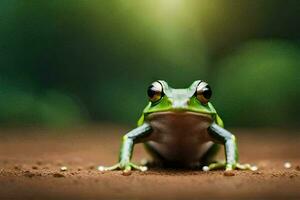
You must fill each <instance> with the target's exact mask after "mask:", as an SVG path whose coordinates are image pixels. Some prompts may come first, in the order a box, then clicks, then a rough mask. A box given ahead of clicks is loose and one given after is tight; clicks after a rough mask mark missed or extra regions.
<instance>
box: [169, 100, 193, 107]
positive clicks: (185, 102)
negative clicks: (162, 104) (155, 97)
mask: <svg viewBox="0 0 300 200" xmlns="http://www.w3.org/2000/svg"><path fill="white" fill-rule="evenodd" d="M170 100H171V103H172V107H173V108H174V109H185V108H187V107H188V104H189V101H190V100H189V99H176V100H174V99H170Z"/></svg>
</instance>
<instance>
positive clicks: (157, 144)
mask: <svg viewBox="0 0 300 200" xmlns="http://www.w3.org/2000/svg"><path fill="white" fill-rule="evenodd" d="M147 95H148V99H149V100H148V104H147V105H146V107H145V108H144V110H143V112H142V115H141V117H140V118H139V120H138V123H137V127H136V128H135V129H133V130H131V131H129V132H128V133H127V134H125V135H124V136H123V138H122V144H121V148H120V154H119V161H118V162H117V164H115V165H113V166H110V167H104V166H99V167H98V170H100V171H102V172H104V171H112V170H123V172H124V173H128V172H131V170H139V171H143V172H144V171H147V170H148V167H147V165H137V164H135V163H133V162H132V161H131V158H132V154H133V149H134V146H135V145H136V144H138V143H143V144H144V147H145V149H146V150H147V152H149V154H150V155H151V157H152V158H153V161H154V163H158V164H159V166H163V167H174V168H178V167H180V168H181V167H183V168H199V169H200V170H201V169H202V170H203V171H210V170H222V169H223V170H225V171H232V170H236V169H240V170H253V171H254V170H257V167H256V166H254V165H253V166H252V165H250V164H248V163H247V164H240V163H239V154H238V147H237V139H236V137H235V135H234V134H232V133H231V132H230V131H228V130H226V129H225V128H224V123H223V120H222V119H221V117H220V116H219V115H218V113H217V111H216V109H215V108H214V106H213V104H212V103H211V97H212V89H211V87H210V86H209V85H208V83H207V82H205V81H203V80H196V81H194V82H193V83H192V84H191V85H190V86H189V87H188V88H172V87H171V86H169V84H168V83H167V82H166V81H164V80H157V81H154V82H153V83H152V84H150V86H149V87H148V89H147ZM222 146H223V147H224V152H225V160H224V161H216V160H215V156H216V154H217V153H218V152H219V151H220V149H221V147H222Z"/></svg>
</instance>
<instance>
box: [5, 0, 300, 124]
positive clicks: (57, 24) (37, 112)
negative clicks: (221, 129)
mask: <svg viewBox="0 0 300 200" xmlns="http://www.w3.org/2000/svg"><path fill="white" fill-rule="evenodd" d="M299 22H300V1H298V0H294V1H291V0H286V1H281V0H264V1H261V0H253V1H250V0H241V1H236V0H199V1H197V0H194V1H193V0H128V1H125V0H110V1H104V0H103V1H101V0H89V1H84V0H81V1H80V0H51V1H40V0H26V1H25V0H2V1H0V122H1V124H2V126H6V125H22V126H23V125H28V124H29V125H37V126H46V127H56V126H74V125H78V124H81V123H82V124H85V123H99V122H112V123H124V124H134V123H135V121H136V120H137V119H138V117H139V115H140V113H141V111H142V109H143V107H144V106H145V105H146V103H147V96H146V89H147V87H148V85H149V84H150V83H151V82H152V81H154V80H156V79H165V80H167V81H168V82H169V84H170V85H171V86H173V87H187V86H189V85H190V84H191V83H192V82H193V81H194V80H196V79H202V80H206V81H207V82H208V83H209V84H210V85H211V87H212V89H213V98H212V102H213V104H214V105H215V107H216V109H217V110H218V112H219V114H220V115H221V117H222V118H223V119H224V121H225V124H226V125H228V126H231V127H232V126H235V127H257V126H263V127H271V126H272V127H299V119H300V117H299V113H300V106H299V103H298V100H299V97H300V90H299V88H298V87H299V86H300V78H299V65H300V40H299V36H300V26H299Z"/></svg>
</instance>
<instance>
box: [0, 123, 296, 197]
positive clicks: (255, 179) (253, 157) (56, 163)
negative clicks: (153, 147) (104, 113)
mask: <svg viewBox="0 0 300 200" xmlns="http://www.w3.org/2000/svg"><path fill="white" fill-rule="evenodd" d="M126 130H129V129H128V128H122V127H115V126H109V125H105V126H96V127H92V128H86V127H82V128H76V129H72V130H71V129H69V130H41V129H31V128H26V129H22V130H21V129H19V130H7V129H6V130H3V129H2V130H0V135H1V141H0V186H1V187H0V199H201V198H204V199H206V198H208V199H211V198H214V199H216V198H224V199H266V198H276V199H286V198H289V199H300V152H299V148H300V135H299V131H291V130H289V131H288V130H243V129H240V130H233V131H234V132H235V133H236V136H237V138H238V141H239V147H240V148H239V149H240V157H241V161H242V162H250V163H255V164H256V165H257V166H258V167H259V170H258V171H256V172H251V171H235V172H234V176H224V174H223V171H213V172H202V171H200V170H199V171H198V170H170V169H167V170H166V169H153V168H152V169H150V170H149V171H147V172H133V173H132V174H131V175H130V176H123V175H122V174H121V172H120V171H115V172H106V173H104V174H103V173H100V172H99V171H97V170H96V167H97V166H98V165H100V164H101V165H110V164H113V163H114V162H115V161H116V159H117V155H118V150H119V145H120V137H121V135H122V133H124V132H125V131H126ZM290 134H291V135H290ZM222 154H223V152H222ZM145 156H147V154H146V153H145V152H144V150H143V147H142V145H137V147H136V149H135V151H134V160H135V161H138V160H140V159H141V158H144V157H145ZM287 161H289V162H290V163H291V164H292V167H291V168H290V169H285V168H284V166H283V165H284V163H285V162H287ZM61 166H67V167H68V170H67V171H65V172H61V171H60V167H61Z"/></svg>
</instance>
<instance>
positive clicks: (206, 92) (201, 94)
mask: <svg viewBox="0 0 300 200" xmlns="http://www.w3.org/2000/svg"><path fill="white" fill-rule="evenodd" d="M211 95H212V91H211V89H210V87H209V85H208V84H207V83H205V82H203V81H202V82H200V83H199V85H198V86H197V90H196V92H195V96H196V97H197V99H198V100H199V101H200V102H201V103H203V104H207V103H208V101H209V99H210V97H211Z"/></svg>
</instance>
